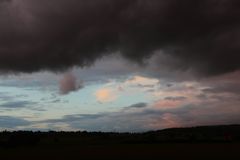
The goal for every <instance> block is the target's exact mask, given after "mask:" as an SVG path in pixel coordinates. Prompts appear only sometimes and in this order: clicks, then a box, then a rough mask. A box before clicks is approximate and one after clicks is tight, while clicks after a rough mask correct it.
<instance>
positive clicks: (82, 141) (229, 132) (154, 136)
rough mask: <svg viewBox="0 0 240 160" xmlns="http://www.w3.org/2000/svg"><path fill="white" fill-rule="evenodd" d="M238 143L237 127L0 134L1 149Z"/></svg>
mask: <svg viewBox="0 0 240 160" xmlns="http://www.w3.org/2000/svg"><path fill="white" fill-rule="evenodd" d="M206 142H211V143H212V142H213V143H222V142H224V143H234V142H240V125H219V126H200V127H191V128H171V129H164V130H159V131H149V132H145V133H115V132H86V131H83V132H82V131H77V132H55V131H49V132H32V131H13V132H8V131H3V132H0V147H2V148H5V147H18V146H36V145H53V146H55V145H103V144H104V145H108V144H112V145H116V144H159V143H206Z"/></svg>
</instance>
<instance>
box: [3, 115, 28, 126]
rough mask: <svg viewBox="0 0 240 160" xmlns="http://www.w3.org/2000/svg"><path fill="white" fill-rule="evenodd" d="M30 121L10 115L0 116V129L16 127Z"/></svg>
mask: <svg viewBox="0 0 240 160" xmlns="http://www.w3.org/2000/svg"><path fill="white" fill-rule="evenodd" d="M29 124H30V122H29V121H27V120H24V119H22V118H17V117H11V116H0V129H6V128H9V129H16V127H18V126H25V125H29Z"/></svg>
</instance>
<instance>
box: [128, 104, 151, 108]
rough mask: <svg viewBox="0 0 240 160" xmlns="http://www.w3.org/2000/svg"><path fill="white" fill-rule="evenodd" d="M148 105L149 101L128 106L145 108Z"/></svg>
mask: <svg viewBox="0 0 240 160" xmlns="http://www.w3.org/2000/svg"><path fill="white" fill-rule="evenodd" d="M145 107H147V103H136V104H133V105H131V106H128V107H127V108H145Z"/></svg>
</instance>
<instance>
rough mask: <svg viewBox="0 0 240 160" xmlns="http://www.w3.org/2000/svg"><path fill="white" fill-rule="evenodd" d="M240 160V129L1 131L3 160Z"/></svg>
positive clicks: (0, 147)
mask: <svg viewBox="0 0 240 160" xmlns="http://www.w3.org/2000/svg"><path fill="white" fill-rule="evenodd" d="M126 158H131V159H150V158H155V159H156V158H157V159H164V158H168V159H169V158H175V159H179V158H184V159H206V158H217V159H233V158H234V159H236V158H237V159H239V158H240V126H239V125H231V126H211V127H195V128H181V129H168V130H162V131H154V132H147V133H138V134H136V133H135V134H130V133H100V132H91V133H88V132H23V131H21V132H19V131H18V132H1V133H0V159H4V160H5V159H42V160H43V159H126Z"/></svg>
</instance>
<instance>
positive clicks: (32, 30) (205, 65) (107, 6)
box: [0, 0, 240, 75]
mask: <svg viewBox="0 0 240 160" xmlns="http://www.w3.org/2000/svg"><path fill="white" fill-rule="evenodd" d="M0 10H1V12H0V36H1V40H0V70H1V71H2V72H34V71H39V70H52V71H61V70H64V69H66V68H69V67H72V66H81V67H85V66H88V65H90V64H92V63H93V62H94V61H95V60H96V59H98V58H100V57H102V56H104V55H108V54H111V53H113V52H118V53H120V54H121V55H123V56H124V57H125V58H127V59H130V60H132V61H134V62H138V63H139V62H140V63H141V62H144V60H145V59H146V58H149V57H151V56H152V55H153V54H154V52H155V51H157V50H161V51H162V52H163V53H164V54H166V55H169V56H171V57H172V58H173V59H175V58H176V59H179V62H180V63H179V64H178V65H175V64H174V65H173V68H176V69H179V68H180V69H182V70H187V69H189V68H191V69H193V70H195V71H196V72H199V73H204V74H208V75H212V74H221V73H226V72H230V71H233V70H237V69H239V68H240V63H239V59H240V54H239V52H240V45H239V42H240V35H239V34H240V30H239V28H240V21H239V16H240V3H239V1H238V0H221V1H216V0H197V1H194V2H193V1H192V0H182V1H176V0H168V1H164V0H132V1H129V0H121V1H119V0H102V1H97V0H91V1H82V0H80V1H79V0H51V1H47V0H42V1H38V0H9V1H6V0H4V1H0Z"/></svg>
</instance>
